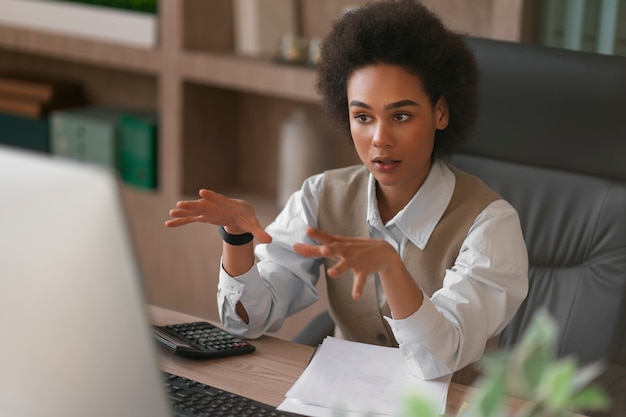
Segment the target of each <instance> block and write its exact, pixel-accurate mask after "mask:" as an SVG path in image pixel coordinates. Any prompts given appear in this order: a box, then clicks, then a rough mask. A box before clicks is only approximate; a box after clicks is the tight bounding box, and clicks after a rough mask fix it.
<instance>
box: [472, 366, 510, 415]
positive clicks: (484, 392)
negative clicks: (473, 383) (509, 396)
mask: <svg viewBox="0 0 626 417" xmlns="http://www.w3.org/2000/svg"><path fill="white" fill-rule="evenodd" d="M477 388H478V391H476V395H474V396H473V397H472V399H471V400H470V401H469V407H468V409H467V415H469V416H481V417H491V416H496V415H498V414H497V413H499V412H500V411H501V410H502V408H503V406H504V399H505V395H506V387H505V384H504V376H503V375H501V376H500V377H498V376H497V375H496V376H491V377H489V378H485V379H482V380H481V381H479V383H478V386H477Z"/></svg>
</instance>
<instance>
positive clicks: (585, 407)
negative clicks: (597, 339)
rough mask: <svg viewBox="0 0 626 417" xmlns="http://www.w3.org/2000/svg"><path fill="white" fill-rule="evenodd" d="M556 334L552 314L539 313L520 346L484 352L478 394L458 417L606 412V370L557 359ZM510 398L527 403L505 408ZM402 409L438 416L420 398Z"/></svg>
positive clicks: (416, 415) (409, 415) (414, 415)
mask: <svg viewBox="0 0 626 417" xmlns="http://www.w3.org/2000/svg"><path fill="white" fill-rule="evenodd" d="M558 330H559V329H558V325H557V323H556V322H555V321H554V320H553V318H552V317H551V316H550V314H549V313H548V312H547V311H545V310H539V311H537V312H536V313H535V315H534V316H533V320H532V322H531V323H530V325H529V326H528V328H527V329H526V331H525V333H524V337H523V338H522V340H521V342H520V343H519V344H518V345H516V346H515V347H514V348H513V349H511V350H502V351H499V352H490V353H486V354H485V355H484V356H483V358H482V359H481V360H480V362H479V367H480V369H481V371H482V376H481V377H480V378H479V379H478V381H477V382H476V384H475V388H476V391H475V392H474V393H473V395H472V396H471V397H469V398H468V399H467V407H465V408H464V409H462V410H461V411H460V412H459V414H458V417H567V416H572V415H574V413H577V412H582V413H584V412H589V411H599V410H605V409H607V408H608V407H609V405H610V402H609V397H608V396H607V395H606V393H605V392H604V391H603V390H602V389H601V388H600V387H599V386H598V385H596V384H594V383H593V379H594V378H596V377H597V376H598V375H599V374H600V373H601V372H602V370H603V365H602V364H601V363H593V364H590V365H587V366H585V367H582V368H579V366H578V364H577V362H576V360H575V359H573V358H571V357H563V358H557V357H556V353H555V350H556V337H557V333H558ZM507 397H514V398H519V399H523V400H525V401H526V403H525V405H524V406H523V407H522V408H519V409H517V410H513V409H511V408H507V406H506V401H507ZM403 409H404V412H403V414H402V417H439V414H438V413H437V410H436V408H435V405H434V404H433V403H432V401H430V400H429V399H427V398H421V397H419V396H412V397H410V398H407V400H406V402H405V404H403Z"/></svg>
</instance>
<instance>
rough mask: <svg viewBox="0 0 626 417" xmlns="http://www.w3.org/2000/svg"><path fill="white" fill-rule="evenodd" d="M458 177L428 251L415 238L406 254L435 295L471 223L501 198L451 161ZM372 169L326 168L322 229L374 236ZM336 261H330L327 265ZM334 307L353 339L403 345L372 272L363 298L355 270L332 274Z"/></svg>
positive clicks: (413, 270) (345, 334)
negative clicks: (355, 285) (355, 287)
mask: <svg viewBox="0 0 626 417" xmlns="http://www.w3.org/2000/svg"><path fill="white" fill-rule="evenodd" d="M448 167H449V168H450V169H451V170H452V172H453V173H454V175H455V177H456V184H455V188H454V192H453V194H452V198H451V200H450V203H449V204H448V207H447V209H446V210H445V212H444V214H443V216H442V218H441V220H440V221H439V223H438V224H437V226H436V227H435V229H434V231H433V233H432V235H431V237H430V239H429V241H428V244H427V245H426V247H425V248H424V250H420V249H419V248H418V247H416V246H415V245H413V244H412V243H410V242H409V244H408V245H407V247H406V250H405V251H404V253H402V254H401V256H402V259H403V261H404V264H405V265H406V267H407V269H408V271H409V272H410V273H411V275H412V276H413V279H415V281H416V282H417V283H418V284H419V286H420V287H421V288H422V289H423V290H424V292H425V293H426V294H427V295H428V296H429V297H430V296H432V294H433V293H434V292H435V291H437V290H438V289H440V288H441V287H442V285H443V278H444V275H445V272H446V269H449V268H451V267H452V266H453V265H454V261H455V259H456V258H457V256H458V254H459V250H460V248H461V244H462V243H463V240H464V239H465V237H466V236H467V233H468V231H469V228H470V227H471V225H472V223H473V222H474V220H475V219H476V217H477V216H478V214H480V212H481V211H482V210H483V209H484V208H485V207H487V206H488V205H489V204H490V203H491V202H493V201H495V200H497V199H500V198H501V197H500V196H499V195H498V194H497V193H496V192H494V191H493V190H491V189H490V188H489V187H487V185H485V184H484V183H483V182H482V181H481V180H480V179H478V178H476V177H474V176H472V175H469V174H467V173H464V172H462V171H460V170H459V169H457V168H455V167H453V166H451V165H448ZM367 184H368V171H367V169H366V168H365V167H364V166H361V165H359V166H352V167H347V168H340V169H336V170H331V171H327V172H325V173H324V182H323V189H322V193H321V197H320V208H319V213H318V224H319V228H320V229H322V230H325V231H327V232H329V233H333V234H338V235H343V236H354V237H368V236H369V235H370V234H369V226H368V223H367V213H366V211H367ZM332 263H333V261H330V260H327V261H326V268H327V269H328V268H329V267H330V266H331V265H332ZM327 291H328V302H329V311H330V314H331V316H332V318H333V319H334V321H335V323H336V325H337V328H338V330H339V331H340V332H341V335H342V337H343V338H345V339H347V340H352V341H357V342H364V343H371V344H376V345H383V346H397V342H396V340H395V338H394V336H393V333H392V331H391V329H390V328H389V325H388V324H387V322H386V320H385V319H384V318H383V316H390V315H391V314H390V310H389V306H388V305H387V304H386V303H385V305H384V306H383V307H382V308H381V307H379V303H378V297H377V294H376V284H375V280H374V277H373V276H372V277H369V278H368V280H367V282H366V285H365V288H364V290H363V293H362V295H361V298H360V299H359V300H357V301H355V300H353V299H352V297H351V292H352V272H348V273H346V274H344V275H342V276H340V277H338V278H332V279H331V278H327Z"/></svg>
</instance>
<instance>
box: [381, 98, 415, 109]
mask: <svg viewBox="0 0 626 417" xmlns="http://www.w3.org/2000/svg"><path fill="white" fill-rule="evenodd" d="M404 106H419V104H417V103H416V102H414V101H413V100H400V101H396V102H395V103H390V104H387V105H386V106H385V109H386V110H390V109H397V108H398V107H404Z"/></svg>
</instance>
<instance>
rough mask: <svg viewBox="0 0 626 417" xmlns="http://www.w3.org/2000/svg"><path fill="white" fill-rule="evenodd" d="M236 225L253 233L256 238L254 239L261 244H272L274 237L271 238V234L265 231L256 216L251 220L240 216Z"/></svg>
mask: <svg viewBox="0 0 626 417" xmlns="http://www.w3.org/2000/svg"><path fill="white" fill-rule="evenodd" d="M253 216H254V215H253ZM235 223H236V224H237V226H238V227H239V228H241V229H242V230H245V231H246V232H250V233H252V236H254V238H255V239H256V240H258V241H259V242H262V243H270V242H271V241H272V236H270V234H269V233H267V232H266V231H265V229H263V227H262V226H261V224H260V223H259V220H258V219H257V218H256V216H254V217H253V218H251V219H250V218H248V217H244V216H238V218H237V219H236V222H235Z"/></svg>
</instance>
